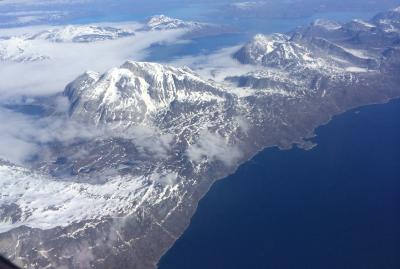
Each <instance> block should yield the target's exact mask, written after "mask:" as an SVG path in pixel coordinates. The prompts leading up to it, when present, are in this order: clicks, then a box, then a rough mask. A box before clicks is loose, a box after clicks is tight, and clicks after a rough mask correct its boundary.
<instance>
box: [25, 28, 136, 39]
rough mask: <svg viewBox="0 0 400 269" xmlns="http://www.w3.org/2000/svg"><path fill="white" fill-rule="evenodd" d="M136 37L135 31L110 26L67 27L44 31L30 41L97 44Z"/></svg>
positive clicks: (33, 36) (31, 37)
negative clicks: (98, 42)
mask: <svg viewBox="0 0 400 269" xmlns="http://www.w3.org/2000/svg"><path fill="white" fill-rule="evenodd" d="M132 35H135V33H134V31H132V30H129V29H123V28H116V27H110V26H95V25H67V26H63V27H60V28H55V29H51V30H46V31H42V32H39V33H36V34H34V35H32V36H30V37H29V39H36V40H37V39H40V40H48V41H51V42H97V41H103V40H113V39H118V38H122V37H127V36H132Z"/></svg>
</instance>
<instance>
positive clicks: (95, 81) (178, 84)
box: [65, 61, 224, 125]
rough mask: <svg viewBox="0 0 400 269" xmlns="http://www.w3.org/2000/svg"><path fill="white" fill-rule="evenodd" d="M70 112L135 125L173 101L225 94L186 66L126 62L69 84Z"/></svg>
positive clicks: (88, 118) (92, 119)
mask: <svg viewBox="0 0 400 269" xmlns="http://www.w3.org/2000/svg"><path fill="white" fill-rule="evenodd" d="M65 94H66V95H67V96H68V98H69V100H70V102H71V103H72V104H73V106H72V107H71V109H70V115H71V116H72V117H74V118H78V119H79V120H82V121H85V122H92V123H95V124H100V123H110V122H114V123H118V124H124V125H129V124H138V123H143V122H146V121H149V120H151V117H152V116H154V115H155V114H156V113H159V112H160V111H162V110H165V109H167V108H169V107H170V106H171V104H172V102H174V101H175V102H184V103H186V104H192V103H193V104H199V103H209V102H218V101H219V100H221V99H222V98H223V97H224V93H223V92H222V91H220V90H219V89H217V88H216V87H214V86H212V85H211V84H210V83H208V82H206V81H204V80H202V79H201V78H199V77H198V76H197V75H196V74H194V73H193V72H192V71H191V70H189V69H184V68H173V67H169V66H162V65H160V64H154V63H138V62H132V61H130V62H126V63H125V64H123V65H122V66H121V67H120V68H114V69H112V70H110V71H108V72H107V73H105V74H104V75H102V76H100V75H99V74H96V73H93V72H88V73H85V74H84V75H82V76H80V77H79V78H78V79H77V80H75V81H74V82H72V83H71V84H69V85H68V86H67V88H66V91H65Z"/></svg>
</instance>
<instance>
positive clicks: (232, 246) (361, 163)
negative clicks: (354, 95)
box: [159, 101, 400, 269]
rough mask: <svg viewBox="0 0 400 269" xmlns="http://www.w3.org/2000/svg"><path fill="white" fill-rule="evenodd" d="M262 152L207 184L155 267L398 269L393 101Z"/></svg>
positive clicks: (398, 142) (398, 129) (398, 152)
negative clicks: (303, 145) (308, 138)
mask: <svg viewBox="0 0 400 269" xmlns="http://www.w3.org/2000/svg"><path fill="white" fill-rule="evenodd" d="M313 141H315V142H317V143H318V146H317V147H315V148H314V149H312V150H310V151H304V150H301V149H297V148H294V149H292V150H287V151H281V150H278V149H266V150H264V151H263V152H262V153H260V154H258V155H257V156H256V157H255V158H254V159H252V160H251V161H249V162H247V163H246V164H244V165H242V166H241V167H240V168H239V169H238V171H237V172H236V173H235V174H234V175H232V176H229V177H227V178H225V179H223V180H221V181H218V182H217V183H215V184H214V186H213V187H212V188H211V190H210V191H209V192H208V194H207V195H206V196H205V197H204V198H203V199H202V200H201V202H200V204H199V208H198V210H197V212H196V214H195V215H194V217H193V219H192V222H191V224H190V226H189V228H188V229H187V231H186V232H185V233H184V235H183V236H182V237H181V238H180V239H179V240H178V241H177V242H176V244H175V245H174V246H173V247H172V249H170V251H169V252H168V253H167V254H166V255H165V256H164V257H163V258H162V260H161V262H160V265H159V269H225V268H226V269H228V268H229V269H245V268H251V269H257V268H263V269H264V268H265V269H266V268H268V269H398V268H400V101H393V102H391V103H389V104H385V105H373V106H367V107H364V108H362V109H358V110H353V111H350V112H347V113H345V114H343V115H340V116H338V117H335V118H334V119H333V120H332V121H331V122H330V123H329V124H328V125H326V126H322V127H320V128H318V129H317V137H316V138H315V139H313Z"/></svg>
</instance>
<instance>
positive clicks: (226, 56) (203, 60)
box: [169, 45, 259, 82]
mask: <svg viewBox="0 0 400 269" xmlns="http://www.w3.org/2000/svg"><path fill="white" fill-rule="evenodd" d="M240 47H241V45H239V46H233V47H228V48H223V49H221V50H218V51H216V52H215V53H212V54H209V55H198V56H188V57H184V58H180V59H177V60H175V61H172V62H170V63H169V64H172V65H175V66H183V65H185V66H189V67H190V68H191V69H193V70H194V71H196V72H197V73H198V74H199V75H201V76H202V77H204V78H207V79H213V80H216V81H219V82H223V81H224V79H225V78H226V77H227V76H236V75H243V74H246V73H248V72H251V71H255V70H257V69H259V68H258V67H256V66H253V65H244V64H241V63H239V62H238V61H237V60H235V59H234V58H233V57H232V55H233V54H234V53H235V52H236V51H238V50H239V49H240Z"/></svg>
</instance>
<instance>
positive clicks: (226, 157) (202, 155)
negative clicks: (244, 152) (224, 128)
mask: <svg viewBox="0 0 400 269" xmlns="http://www.w3.org/2000/svg"><path fill="white" fill-rule="evenodd" d="M187 155H188V157H189V158H190V159H191V160H192V161H195V162H202V161H217V160H218V161H222V162H223V163H224V164H226V165H234V164H235V163H236V162H237V161H238V160H239V158H240V157H241V152H240V150H239V148H238V146H236V145H230V144H229V143H228V141H226V139H225V138H224V137H222V136H221V135H219V134H217V133H211V132H209V131H208V130H203V131H202V132H201V133H200V134H199V139H198V141H197V143H196V144H194V145H190V146H189V148H188V150H187Z"/></svg>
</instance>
